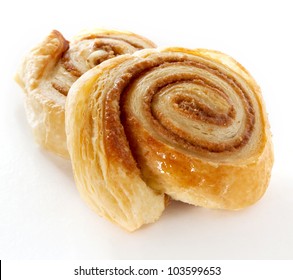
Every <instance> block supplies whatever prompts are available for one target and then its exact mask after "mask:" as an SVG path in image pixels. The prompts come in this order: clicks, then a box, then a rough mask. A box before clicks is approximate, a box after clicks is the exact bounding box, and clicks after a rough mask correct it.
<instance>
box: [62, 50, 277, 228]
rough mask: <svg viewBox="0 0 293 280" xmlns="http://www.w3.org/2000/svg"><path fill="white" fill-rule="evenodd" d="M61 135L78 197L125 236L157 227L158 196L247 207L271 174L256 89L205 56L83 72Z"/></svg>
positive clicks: (230, 64)
mask: <svg viewBox="0 0 293 280" xmlns="http://www.w3.org/2000/svg"><path fill="white" fill-rule="evenodd" d="M66 133H67V143H68V149H69V153H70V156H71V159H72V166H73V171H74V176H75V180H76V183H77V186H78V189H79V191H80V193H81V195H82V196H83V198H84V199H85V200H86V201H87V203H88V204H89V205H90V206H91V207H92V208H93V209H94V210H95V211H96V212H97V213H99V214H100V215H101V216H104V217H106V218H108V219H109V220H111V221H113V222H115V223H116V224H118V225H120V226H122V227H123V228H125V229H127V230H129V231H133V230H135V229H137V228H139V227H140V226H141V225H143V224H145V223H150V222H153V221H155V220H157V219H158V218H159V216H160V215H161V213H162V211H163V209H164V194H167V195H169V196H170V197H171V198H173V199H175V200H180V201H183V202H186V203H190V204H193V205H196V206H202V207H208V208H217V209H230V210H237V209H241V208H243V207H246V206H249V205H251V204H253V203H255V202H256V201H257V200H259V199H260V198H261V196H262V195H263V194H264V192H265V190H266V188H267V186H268V182H269V178H270V174H271V169H272V165H273V151H272V143H271V133H270V128H269V123H268V119H267V114H266V110H265V106H264V102H263V99H262V96H261V91H260V89H259V87H258V85H257V84H256V82H255V81H254V79H253V78H252V77H251V75H250V74H249V73H248V71H247V70H245V68H244V67H243V66H241V65H240V64H239V63H238V62H236V61H235V60H234V59H233V58H231V57H229V56H227V55H225V54H223V53H220V52H216V51H211V50H205V49H195V50H189V49H183V48H165V49H161V50H159V49H148V50H141V51H138V52H136V53H134V54H132V55H127V54H126V55H122V56H119V57H116V58H113V59H111V60H108V61H105V62H103V63H102V64H100V65H99V66H98V67H95V68H93V69H92V70H89V71H88V72H87V73H85V74H84V75H83V76H82V77H81V78H80V79H78V81H76V82H75V83H74V85H73V86H72V87H71V89H70V90H69V95H68V97H67V101H66Z"/></svg>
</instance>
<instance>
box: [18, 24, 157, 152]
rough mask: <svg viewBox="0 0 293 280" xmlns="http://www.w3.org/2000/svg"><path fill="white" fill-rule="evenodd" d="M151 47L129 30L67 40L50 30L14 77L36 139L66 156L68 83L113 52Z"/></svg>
mask: <svg viewBox="0 0 293 280" xmlns="http://www.w3.org/2000/svg"><path fill="white" fill-rule="evenodd" d="M151 47H155V45H154V43H152V42H151V41H149V40H148V39H146V38H143V37H141V36H139V35H136V34H133V33H130V32H121V31H114V30H102V29H95V30H91V31H88V32H83V34H81V35H79V36H77V37H76V38H75V39H74V40H73V41H72V42H68V41H67V40H66V39H65V38H64V37H63V35H62V34H61V33H60V32H59V31H56V30H53V31H52V32H51V33H50V34H49V36H47V37H46V38H45V40H44V41H43V42H42V43H40V44H39V45H38V46H36V47H35V48H34V49H33V50H31V52H30V53H29V54H28V55H27V56H26V57H25V58H24V61H23V63H22V65H21V67H20V69H19V71H18V73H17V75H16V81H17V82H18V83H19V85H20V86H21V87H22V88H23V90H24V91H25V93H26V99H25V103H26V111H27V118H28V121H29V124H30V126H31V127H32V129H33V132H34V136H35V139H36V141H37V142H38V143H39V144H40V145H41V146H43V147H44V148H46V149H48V150H50V151H52V152H54V153H56V154H58V155H60V156H63V157H68V151H67V146H66V135H65V124H64V107H65V100H66V96H67V93H68V90H69V89H70V87H71V85H72V84H73V83H74V82H75V81H76V80H77V79H78V78H79V77H80V76H81V75H82V74H83V73H85V72H86V71H88V70H89V69H91V68H93V67H94V66H96V65H98V64H100V63H101V62H103V61H105V60H107V59H110V58H113V57H115V56H118V55H121V54H126V53H133V52H135V51H137V50H140V49H143V48H151Z"/></svg>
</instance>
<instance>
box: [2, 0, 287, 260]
mask: <svg viewBox="0 0 293 280" xmlns="http://www.w3.org/2000/svg"><path fill="white" fill-rule="evenodd" d="M290 2H291V1H287V2H286V1H280V0H279V1H243V2H241V1H203V0H201V1H184V0H177V1H171V0H169V1H159V0H157V1H150V0H148V1H147V0H146V1H126V0H121V1H113V0H111V1H110V0H109V1H108V0H104V1H98V0H95V1H86V0H82V1H61V0H60V1H56V3H55V2H54V1H44V2H42V1H28V0H27V1H12V0H10V1H6V2H4V1H1V4H0V28H1V33H0V36H1V37H0V38H1V43H0V55H1V57H0V63H1V65H0V125H1V126H0V133H1V134H0V258H6V259H293V219H292V216H293V186H292V185H293V170H292V167H293V160H292V157H293V148H292V146H293V144H292V143H293V137H292V136H293V132H292V130H293V125H292V120H293V117H292V111H293V89H292V82H293V70H292V66H293V51H292V50H293V43H292V27H293V16H292V8H291V6H290ZM92 27H104V28H109V29H113V28H114V29H122V30H131V31H133V32H135V33H138V34H141V35H144V36H146V37H148V38H150V39H152V40H153V41H154V42H156V43H157V45H158V46H184V47H189V48H197V47H200V48H209V49H216V50H220V51H222V52H226V53H228V54H230V55H231V56H233V57H234V58H236V59H237V60H238V61H239V62H241V63H242V64H243V65H244V66H245V67H246V68H247V69H248V70H249V71H250V72H251V73H252V75H253V76H254V77H255V78H256V80H257V81H258V83H259V84H260V86H261V88H262V91H263V96H264V99H265V101H266V107H267V111H268V113H269V119H270V123H271V127H272V132H273V142H274V147H275V165H274V169H273V174H272V179H271V183H270V186H269V188H268V191H267V193H266V194H265V196H264V197H263V198H262V200H261V201H259V202H258V203H257V204H256V205H254V206H252V207H250V208H248V209H245V210H242V211H240V212H227V211H216V210H207V209H201V208H197V207H193V206H189V205H185V204H182V203H178V202H176V203H175V202H174V203H172V204H171V205H170V206H169V207H168V209H166V211H165V212H164V214H163V216H162V217H161V219H160V220H159V221H158V222H157V223H155V224H153V225H150V226H145V227H143V228H142V229H141V230H139V231H137V232H134V233H132V234H129V233H126V232H124V231H123V230H121V229H120V228H118V227H117V226H115V225H112V224H111V223H109V222H108V221H106V220H104V219H102V218H100V217H98V216H97V215H96V214H95V213H93V212H92V211H91V210H90V209H89V208H88V207H87V206H86V205H85V203H84V202H83V201H82V200H81V199H80V197H79V194H78V192H77V190H76V188H75V184H74V180H73V177H72V171H71V166H70V162H68V161H65V160H63V159H60V158H58V157H56V156H54V155H51V154H49V153H48V152H46V151H43V150H41V149H40V148H39V147H37V145H36V144H35V143H34V141H33V137H32V133H31V130H30V128H29V126H28V124H27V121H26V116H25V112H24V107H23V93H22V92H21V90H20V88H19V87H18V86H17V85H16V84H15V83H14V81H13V79H12V78H13V75H14V73H15V71H16V68H17V66H18V65H19V62H20V60H21V58H22V57H23V55H24V54H25V53H26V52H27V51H28V50H29V49H30V48H31V47H33V46H34V45H35V44H36V43H38V42H39V41H41V40H42V39H43V38H44V37H45V36H46V35H47V34H48V33H49V32H50V31H51V29H58V30H59V31H61V32H62V33H63V34H64V35H65V36H66V37H67V38H68V39H70V37H71V36H73V35H75V34H76V33H77V32H79V31H80V30H82V29H84V28H92Z"/></svg>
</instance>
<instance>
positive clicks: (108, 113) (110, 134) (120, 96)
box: [105, 57, 255, 167]
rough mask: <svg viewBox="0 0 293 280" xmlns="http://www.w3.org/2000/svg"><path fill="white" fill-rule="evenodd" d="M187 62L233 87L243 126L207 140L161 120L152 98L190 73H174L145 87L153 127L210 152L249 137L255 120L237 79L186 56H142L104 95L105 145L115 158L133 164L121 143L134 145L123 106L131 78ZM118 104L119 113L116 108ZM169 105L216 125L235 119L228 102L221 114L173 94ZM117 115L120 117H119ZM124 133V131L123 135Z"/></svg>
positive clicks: (230, 147)
mask: <svg viewBox="0 0 293 280" xmlns="http://www.w3.org/2000/svg"><path fill="white" fill-rule="evenodd" d="M174 63H175V64H181V65H189V66H190V67H196V68H201V69H204V70H206V71H208V72H209V73H211V74H213V75H215V76H217V77H219V78H220V79H222V80H224V81H225V82H226V83H227V84H229V85H230V87H231V88H232V89H233V91H234V92H235V94H237V95H238V96H239V97H240V99H241V100H242V105H243V109H244V112H245V128H244V131H243V133H242V134H241V135H239V136H238V137H237V138H236V139H235V140H233V141H231V142H227V143H226V142H225V143H211V142H208V141H205V140H203V139H199V138H196V137H193V136H192V135H187V134H186V133H185V132H184V131H182V130H180V129H179V128H176V127H175V126H173V125H172V124H171V123H170V122H169V121H168V119H166V117H163V118H164V120H162V119H160V116H159V114H156V113H154V112H153V111H152V105H151V103H152V99H153V97H154V95H155V94H157V93H158V92H159V91H160V90H161V89H162V88H163V87H165V86H167V85H169V84H171V83H176V82H181V81H186V80H189V81H190V75H187V76H186V77H185V76H184V75H182V74H178V75H176V74H174V75H173V77H171V78H168V77H162V79H161V80H160V82H159V83H158V84H155V85H153V86H152V87H151V88H149V89H148V92H147V93H146V94H145V96H144V105H143V108H144V110H145V112H146V115H147V121H148V122H150V123H152V125H153V126H154V127H155V128H156V131H158V132H159V133H161V134H162V135H165V136H166V137H167V138H168V139H171V140H172V141H174V142H175V143H178V144H179V145H181V146H183V147H185V148H186V149H189V150H193V151H200V150H201V151H205V152H212V153H221V152H225V151H234V150H237V149H240V148H241V147H243V146H244V145H246V144H247V142H248V141H249V139H250V137H251V134H252V131H253V128H254V123H255V113H254V108H253V105H252V101H251V100H250V97H249V96H248V94H247V93H246V92H245V90H244V89H243V88H242V86H241V84H240V83H238V82H237V80H236V79H235V78H234V77H233V76H230V75H228V74H225V73H222V72H221V71H220V70H219V69H217V68H215V67H212V66H210V65H204V64H203V63H201V62H197V61H191V60H186V59H185V58H174V57H173V58H172V57H167V58H166V57H165V58H162V57H158V58H157V59H156V60H155V61H154V60H151V59H145V60H144V61H141V62H138V63H136V64H135V65H133V66H131V67H130V68H128V70H127V71H126V72H125V73H124V74H123V75H122V76H120V77H119V78H117V80H116V81H115V82H114V84H115V86H114V87H113V88H112V90H110V91H109V92H108V94H107V96H106V99H105V129H106V134H105V135H107V141H106V142H107V147H106V151H108V152H109V153H111V154H112V156H114V155H115V154H116V156H117V158H118V157H119V158H120V160H123V161H124V162H125V163H127V162H128V164H129V167H130V166H133V164H134V165H135V164H136V163H135V162H133V159H129V157H127V153H126V151H125V150H124V149H125V148H123V147H128V146H129V145H130V148H131V147H132V146H135V141H137V139H135V140H133V139H132V137H131V131H132V130H133V129H134V130H135V128H131V125H133V124H134V123H135V122H133V116H132V114H131V112H127V109H126V107H127V106H125V102H126V97H127V91H128V88H130V87H131V85H132V82H133V81H134V80H136V79H139V78H140V77H141V76H142V75H145V74H146V73H147V72H148V71H156V70H155V68H159V67H167V66H169V65H173V64H174ZM195 79H196V80H197V81H199V80H200V83H201V84H202V85H205V86H209V87H212V88H213V89H214V90H215V91H218V94H219V95H221V96H222V97H224V98H226V99H227V100H229V98H228V96H227V94H226V93H225V92H223V90H221V88H220V87H219V86H217V85H214V84H213V83H212V82H210V81H208V80H205V79H203V78H201V77H196V75H193V77H192V80H195ZM119 104H120V108H121V114H120V109H119ZM173 106H175V107H177V109H178V111H180V112H181V113H183V114H184V115H186V116H187V115H188V117H189V118H193V119H196V120H199V121H201V122H203V123H212V124H214V125H218V126H229V125H230V124H231V123H232V122H233V120H234V119H235V115H236V112H235V108H233V106H232V105H231V106H230V107H229V110H228V113H226V114H222V113H217V112H214V111H213V110H211V109H210V108H209V107H208V106H206V105H204V104H202V103H200V102H194V101H193V100H192V98H186V97H182V98H181V97H178V98H174V100H173ZM119 116H120V117H119ZM125 134H126V135H125Z"/></svg>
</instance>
